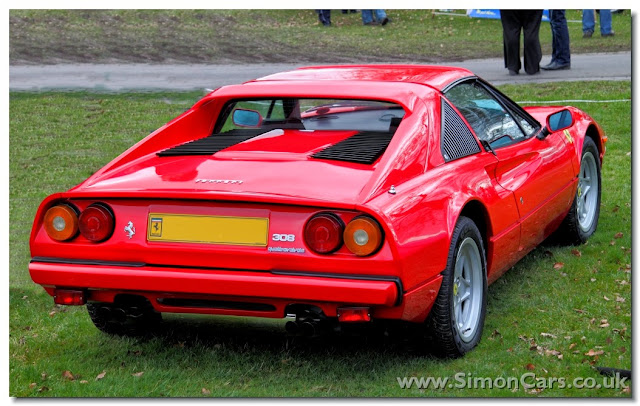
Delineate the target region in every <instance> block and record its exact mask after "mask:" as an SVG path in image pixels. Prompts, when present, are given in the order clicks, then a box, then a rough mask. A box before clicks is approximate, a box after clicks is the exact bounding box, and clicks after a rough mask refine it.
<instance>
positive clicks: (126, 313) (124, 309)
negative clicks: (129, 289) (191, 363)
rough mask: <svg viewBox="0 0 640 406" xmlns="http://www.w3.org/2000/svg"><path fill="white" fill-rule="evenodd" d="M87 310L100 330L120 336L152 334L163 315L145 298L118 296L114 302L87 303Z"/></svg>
mask: <svg viewBox="0 0 640 406" xmlns="http://www.w3.org/2000/svg"><path fill="white" fill-rule="evenodd" d="M87 311H88V312H89V317H90V318H91V321H92V322H93V324H94V325H95V326H96V327H97V328H98V330H100V331H102V332H104V333H107V334H112V335H119V336H144V335H148V334H152V333H153V332H154V331H155V330H156V328H157V327H158V325H159V324H160V322H161V321H162V316H161V315H160V313H158V312H156V311H155V310H154V309H153V306H151V303H149V302H148V301H147V300H146V299H145V298H143V297H137V296H125V297H122V296H117V297H116V300H115V301H114V302H113V303H98V302H94V303H87Z"/></svg>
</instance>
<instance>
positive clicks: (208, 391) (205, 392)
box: [202, 388, 211, 395]
mask: <svg viewBox="0 0 640 406" xmlns="http://www.w3.org/2000/svg"><path fill="white" fill-rule="evenodd" d="M202 394H203V395H211V391H210V390H209V389H207V388H202Z"/></svg>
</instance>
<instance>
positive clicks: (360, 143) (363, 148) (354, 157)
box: [311, 131, 393, 165]
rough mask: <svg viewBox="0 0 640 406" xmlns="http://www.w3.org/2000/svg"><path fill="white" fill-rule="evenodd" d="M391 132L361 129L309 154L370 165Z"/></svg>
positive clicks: (384, 148)
mask: <svg viewBox="0 0 640 406" xmlns="http://www.w3.org/2000/svg"><path fill="white" fill-rule="evenodd" d="M391 138H393V133H389V132H376V131H361V132H359V133H357V134H355V135H352V136H351V137H349V138H347V139H344V140H342V141H340V142H339V143H337V144H334V145H332V146H330V147H327V148H325V149H323V150H322V151H320V152H316V153H315V154H313V155H311V157H312V158H318V159H330V160H333V161H344V162H355V163H359V164H369V165H371V164H372V163H374V162H375V161H376V159H378V158H379V157H380V155H382V154H383V153H384V151H385V150H386V149H387V147H388V146H389V143H390V142H391Z"/></svg>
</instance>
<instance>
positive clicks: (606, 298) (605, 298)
mask: <svg viewBox="0 0 640 406" xmlns="http://www.w3.org/2000/svg"><path fill="white" fill-rule="evenodd" d="M602 297H603V298H604V300H606V301H607V302H608V301H609V300H611V299H609V298H608V297H606V296H602Z"/></svg>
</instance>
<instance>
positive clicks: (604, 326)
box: [600, 323, 609, 328]
mask: <svg viewBox="0 0 640 406" xmlns="http://www.w3.org/2000/svg"><path fill="white" fill-rule="evenodd" d="M607 327H609V323H602V324H600V328H607Z"/></svg>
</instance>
